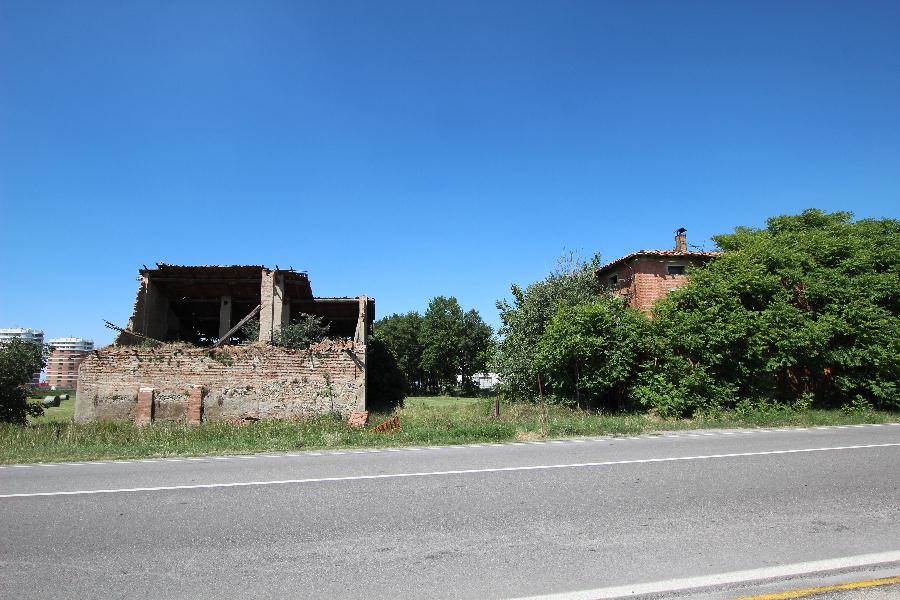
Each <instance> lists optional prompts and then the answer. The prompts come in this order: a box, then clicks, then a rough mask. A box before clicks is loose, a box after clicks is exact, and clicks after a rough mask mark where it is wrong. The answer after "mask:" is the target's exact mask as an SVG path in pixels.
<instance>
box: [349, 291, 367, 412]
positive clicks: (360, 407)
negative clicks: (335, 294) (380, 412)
mask: <svg viewBox="0 0 900 600" xmlns="http://www.w3.org/2000/svg"><path fill="white" fill-rule="evenodd" d="M368 340H369V297H368V296H360V297H359V315H358V316H357V319H356V334H355V335H354V336H353V354H354V355H355V356H356V360H358V361H359V362H360V363H361V364H362V368H361V369H360V371H359V373H357V375H356V398H355V400H356V410H357V411H365V410H367V408H368V407H367V404H366V396H367V393H368V379H369V378H368V366H367V365H368V359H367V358H366V343H367V342H368Z"/></svg>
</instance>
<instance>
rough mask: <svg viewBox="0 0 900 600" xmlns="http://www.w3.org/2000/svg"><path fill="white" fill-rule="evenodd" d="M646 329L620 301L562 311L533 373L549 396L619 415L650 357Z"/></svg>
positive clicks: (637, 315) (598, 300) (604, 299)
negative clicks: (543, 382)
mask: <svg viewBox="0 0 900 600" xmlns="http://www.w3.org/2000/svg"><path fill="white" fill-rule="evenodd" d="M649 330H650V323H649V320H648V319H647V317H646V316H645V315H644V314H643V313H641V312H640V311H638V310H635V309H633V308H630V307H629V306H627V305H626V303H625V301H624V299H623V298H621V297H616V296H606V295H605V296H600V297H597V298H596V299H594V300H593V301H591V302H589V303H586V304H579V305H575V306H571V305H563V306H561V307H560V308H559V309H557V311H556V314H554V315H553V317H552V318H551V319H550V322H549V323H548V324H547V327H546V329H545V330H544V333H543V335H542V336H541V338H540V341H539V342H538V346H537V353H536V355H535V367H536V368H537V369H538V371H539V372H540V373H541V374H542V375H543V377H544V380H545V382H546V384H547V388H548V390H549V391H551V392H552V393H554V394H560V395H562V396H563V397H565V398H570V399H574V400H575V401H576V402H577V403H578V404H579V405H587V406H595V407H604V408H618V409H623V408H625V407H626V406H628V405H629V404H630V400H631V394H630V387H631V384H632V382H633V380H634V378H635V376H636V375H637V373H638V372H639V370H640V368H641V366H642V365H643V364H644V363H646V362H647V360H648V359H649V357H650V354H649V352H650V350H651V343H650V339H649V335H648V334H649Z"/></svg>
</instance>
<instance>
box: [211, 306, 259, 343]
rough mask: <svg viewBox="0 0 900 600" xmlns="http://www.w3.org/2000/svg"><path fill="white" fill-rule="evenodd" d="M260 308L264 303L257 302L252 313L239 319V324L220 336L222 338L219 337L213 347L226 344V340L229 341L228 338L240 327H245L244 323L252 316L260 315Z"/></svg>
mask: <svg viewBox="0 0 900 600" xmlns="http://www.w3.org/2000/svg"><path fill="white" fill-rule="evenodd" d="M260 310H262V305H261V304H257V305H256V308H254V309H253V310H251V311H250V313H249V314H248V315H247V316H246V317H244V318H243V319H241V320H240V321H238V324H237V325H235V326H234V327H232V328H231V329H229V330H228V333H226V334H225V335H223V336H222V337H220V338H219V341H218V342H216V343H215V344H213V348H218V347H219V346H221V345H222V344H224V343H225V342H227V341H228V339H229V338H230V337H231V336H233V335H234V332H235V331H237V330H238V329H240V328H241V327H243V326H244V324H245V323H246V322H247V321H249V320H250V319H252V318H253V317H255V316H256V315H258V314H259V311H260Z"/></svg>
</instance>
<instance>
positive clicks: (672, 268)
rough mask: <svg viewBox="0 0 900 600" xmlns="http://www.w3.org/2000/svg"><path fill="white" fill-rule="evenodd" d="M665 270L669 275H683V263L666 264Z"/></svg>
mask: <svg viewBox="0 0 900 600" xmlns="http://www.w3.org/2000/svg"><path fill="white" fill-rule="evenodd" d="M666 271H667V272H668V273H669V275H684V265H667V266H666Z"/></svg>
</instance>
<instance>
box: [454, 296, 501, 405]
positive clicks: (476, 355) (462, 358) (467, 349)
mask: <svg viewBox="0 0 900 600" xmlns="http://www.w3.org/2000/svg"><path fill="white" fill-rule="evenodd" d="M495 349H496V343H495V342H494V330H493V329H491V326H490V325H488V324H487V323H485V322H484V320H483V319H482V318H481V315H480V314H478V311H477V310H475V309H474V308H473V309H471V310H469V311H468V312H467V313H466V314H465V315H463V337H462V343H461V344H460V348H459V374H460V375H461V376H462V387H463V388H464V389H466V390H470V391H471V390H473V389H474V385H473V384H472V376H473V375H474V374H475V373H482V372H484V371H487V370H488V365H489V364H490V362H491V360H492V358H493V355H494V352H495Z"/></svg>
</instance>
